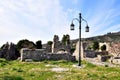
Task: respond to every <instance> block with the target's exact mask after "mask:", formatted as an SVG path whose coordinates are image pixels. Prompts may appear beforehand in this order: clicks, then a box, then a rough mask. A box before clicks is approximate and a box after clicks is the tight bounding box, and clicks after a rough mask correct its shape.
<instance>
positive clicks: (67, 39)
mask: <svg viewBox="0 0 120 80" xmlns="http://www.w3.org/2000/svg"><path fill="white" fill-rule="evenodd" d="M62 43H63V44H64V45H67V44H70V36H69V35H68V34H66V35H63V37H62Z"/></svg>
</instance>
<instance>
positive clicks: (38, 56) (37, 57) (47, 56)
mask: <svg viewBox="0 0 120 80" xmlns="http://www.w3.org/2000/svg"><path fill="white" fill-rule="evenodd" d="M28 60H29V61H43V60H68V61H75V57H74V56H72V55H71V54H66V53H62V54H56V53H46V51H45V50H44V49H27V48H23V49H21V61H28Z"/></svg>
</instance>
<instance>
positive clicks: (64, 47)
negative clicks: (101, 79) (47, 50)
mask: <svg viewBox="0 0 120 80" xmlns="http://www.w3.org/2000/svg"><path fill="white" fill-rule="evenodd" d="M70 49H71V47H70V43H67V42H66V44H64V43H62V42H60V41H59V37H58V36H57V35H55V36H54V38H53V44H52V53H64V52H66V53H70Z"/></svg>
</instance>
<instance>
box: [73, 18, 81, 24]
mask: <svg viewBox="0 0 120 80" xmlns="http://www.w3.org/2000/svg"><path fill="white" fill-rule="evenodd" d="M74 20H76V21H78V22H80V20H79V19H78V18H74V19H73V20H72V23H73V21H74Z"/></svg>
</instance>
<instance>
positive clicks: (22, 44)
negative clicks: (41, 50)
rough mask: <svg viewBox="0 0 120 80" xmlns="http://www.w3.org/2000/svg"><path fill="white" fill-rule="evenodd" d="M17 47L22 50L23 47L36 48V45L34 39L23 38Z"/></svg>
mask: <svg viewBox="0 0 120 80" xmlns="http://www.w3.org/2000/svg"><path fill="white" fill-rule="evenodd" d="M16 48H17V50H18V51H20V49H21V48H36V47H35V44H34V43H33V42H32V41H29V40H27V39H23V40H20V41H18V43H17V45H16Z"/></svg>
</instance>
